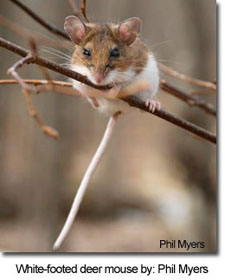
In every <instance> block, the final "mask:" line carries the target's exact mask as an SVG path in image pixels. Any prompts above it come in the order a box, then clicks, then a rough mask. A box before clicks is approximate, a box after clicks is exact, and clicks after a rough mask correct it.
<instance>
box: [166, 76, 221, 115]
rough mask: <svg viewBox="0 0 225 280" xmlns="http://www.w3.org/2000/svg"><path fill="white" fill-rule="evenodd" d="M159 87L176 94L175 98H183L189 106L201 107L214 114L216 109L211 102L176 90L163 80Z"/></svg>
mask: <svg viewBox="0 0 225 280" xmlns="http://www.w3.org/2000/svg"><path fill="white" fill-rule="evenodd" d="M161 88H162V90H164V91H166V92H168V93H170V94H172V95H174V96H176V97H177V98H179V99H181V100H183V101H184V102H186V103H188V104H189V105H190V106H196V107H199V108H201V109H203V110H204V111H205V112H207V113H209V114H211V115H214V116H216V109H215V108H214V107H213V105H212V104H210V103H208V102H206V101H204V100H202V99H200V98H198V97H197V96H192V95H190V94H187V93H185V92H183V91H181V90H177V89H176V88H174V87H172V86H170V85H168V84H167V83H166V81H165V80H162V81H161Z"/></svg>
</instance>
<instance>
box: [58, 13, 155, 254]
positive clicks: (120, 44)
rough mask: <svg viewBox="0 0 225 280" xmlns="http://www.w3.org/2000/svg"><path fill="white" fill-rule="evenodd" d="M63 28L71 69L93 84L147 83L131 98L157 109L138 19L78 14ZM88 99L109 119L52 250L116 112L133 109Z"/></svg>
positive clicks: (150, 59)
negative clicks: (87, 19) (90, 19)
mask: <svg viewBox="0 0 225 280" xmlns="http://www.w3.org/2000/svg"><path fill="white" fill-rule="evenodd" d="M64 29H65V31H66V32H67V34H68V35H69V36H70V38H71V40H72V42H74V44H75V46H74V47H75V48H74V52H73V55H72V59H71V69H72V70H74V71H76V72H78V73H80V74H82V75H84V76H86V77H87V78H88V79H89V80H90V81H91V82H92V83H94V84H96V85H109V84H111V85H115V87H117V88H119V89H123V88H126V87H127V86H129V85H131V84H132V83H135V82H136V81H139V80H140V81H145V82H148V84H149V87H148V88H147V90H145V91H141V92H138V93H136V94H135V95H134V97H135V98H137V99H140V100H142V101H143V102H145V105H146V107H148V108H149V110H150V111H152V112H154V111H155V109H160V103H159V102H156V101H155V100H154V97H155V96H156V93H157V91H158V87H159V81H160V78H159V70H158V66H157V62H156V59H155V57H154V55H153V53H152V52H151V51H150V50H149V49H148V47H147V46H146V45H145V44H144V43H143V42H142V41H141V39H140V38H139V35H138V34H139V33H140V31H141V20H140V19H139V18H136V17H133V18H129V19H127V20H125V21H123V22H122V23H121V24H120V25H118V24H113V23H105V24H102V23H84V22H83V21H82V20H81V19H80V18H79V17H77V16H68V17H66V19H65V24H64ZM73 87H74V88H76V89H77V90H79V91H80V92H83V93H84V95H85V92H86V90H87V87H88V86H86V85H85V84H82V83H80V82H78V81H76V80H73ZM89 90H90V88H89ZM88 100H89V101H90V102H91V103H92V105H93V106H94V107H95V108H96V109H98V110H99V111H101V112H103V113H105V114H107V115H109V116H111V118H110V120H109V123H108V125H107V128H106V131H105V134H104V136H103V138H102V141H101V143H100V145H99V147H98V149H97V151H96V153H95V155H94V157H93V159H92V161H91V163H90V165H89V167H88V169H87V171H86V173H85V175H84V177H83V179H82V181H81V184H80V186H79V188H78V191H77V194H76V196H75V198H74V201H73V204H72V207H71V210H70V213H69V216H68V218H67V220H66V223H65V225H64V227H63V229H62V231H61V233H60V234H59V236H58V238H57V240H56V242H55V244H54V249H57V248H59V247H60V245H61V243H62V242H63V240H64V239H65V237H66V235H67V234H68V232H69V229H70V228H71V226H72V223H73V221H74V218H75V216H76V214H77V212H78V209H79V206H80V203H81V201H82V198H83V195H84V193H85V190H86V188H87V186H88V183H89V181H90V178H91V176H92V174H93V172H94V170H95V169H96V167H97V164H98V163H99V161H100V159H101V157H102V155H103V153H104V150H105V148H106V146H107V143H108V141H109V139H110V137H111V135H112V131H113V128H114V125H115V122H116V120H117V118H118V115H119V114H120V113H126V112H128V111H130V110H132V109H131V107H130V106H129V105H128V104H127V103H125V102H124V101H122V100H120V99H116V98H115V99H107V98H97V99H96V98H89V97H88Z"/></svg>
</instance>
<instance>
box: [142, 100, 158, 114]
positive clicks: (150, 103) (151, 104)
mask: <svg viewBox="0 0 225 280" xmlns="http://www.w3.org/2000/svg"><path fill="white" fill-rule="evenodd" d="M145 106H146V107H147V108H148V110H149V112H152V113H154V112H155V110H160V109H161V104H160V102H158V101H155V100H152V99H148V100H146V101H145Z"/></svg>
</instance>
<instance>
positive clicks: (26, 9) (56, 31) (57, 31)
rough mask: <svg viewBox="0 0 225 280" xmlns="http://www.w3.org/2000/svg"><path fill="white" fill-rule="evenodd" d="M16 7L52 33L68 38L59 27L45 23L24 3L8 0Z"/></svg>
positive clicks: (17, 0)
mask: <svg viewBox="0 0 225 280" xmlns="http://www.w3.org/2000/svg"><path fill="white" fill-rule="evenodd" d="M10 1H11V2H13V3H14V4H16V5H17V6H18V7H20V8H21V9H22V10H23V11H24V12H25V13H27V14H28V15H29V16H30V17H32V18H33V19H34V20H35V21H37V22H38V23H39V24H40V25H42V26H43V27H45V28H46V29H48V30H49V31H51V32H52V33H54V34H56V35H59V36H61V37H63V38H64V39H69V37H68V36H67V34H66V33H65V32H64V31H62V30H61V29H59V28H58V27H57V26H55V25H53V24H50V23H47V22H46V21H45V20H44V19H42V18H41V17H40V16H39V15H37V14H36V13H35V12H33V11H32V10H31V9H30V8H29V7H27V6H26V5H25V4H24V3H22V2H20V1H19V0H10Z"/></svg>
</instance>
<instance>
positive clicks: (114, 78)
mask: <svg viewBox="0 0 225 280" xmlns="http://www.w3.org/2000/svg"><path fill="white" fill-rule="evenodd" d="M71 69H72V70H74V71H76V72H78V73H80V74H82V75H84V76H87V78H88V79H89V80H90V81H91V82H92V83H96V82H95V80H94V78H93V76H92V74H91V72H90V70H89V69H88V68H87V67H85V66H76V65H72V66H71ZM136 80H144V81H147V82H149V84H150V89H149V90H148V91H143V92H140V93H138V94H136V96H137V97H138V98H140V99H141V100H142V101H144V102H146V101H148V100H150V99H153V98H154V97H155V96H156V94H157V91H158V87H159V81H160V77H159V70H158V66H157V62H156V60H155V57H154V56H153V54H149V56H148V62H147V65H146V67H145V68H144V69H143V70H142V71H141V72H140V73H139V74H138V75H136V74H135V72H134V70H133V69H132V68H131V67H130V68H129V69H127V70H126V72H119V71H117V70H113V71H111V72H110V73H109V75H108V76H107V78H106V79H105V81H104V83H102V85H106V84H110V83H112V82H115V83H118V84H121V85H123V86H126V85H127V84H129V83H132V82H134V81H136ZM73 87H74V88H76V89H78V90H80V91H82V89H84V87H85V85H84V84H82V83H80V82H78V81H75V80H73ZM98 103H99V107H98V110H99V111H101V112H103V113H105V114H107V115H112V114H114V113H115V112H117V111H121V112H123V113H127V112H129V111H131V109H132V108H131V107H130V106H129V105H128V104H127V103H125V102H123V101H122V100H109V99H104V98H100V99H98Z"/></svg>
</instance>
